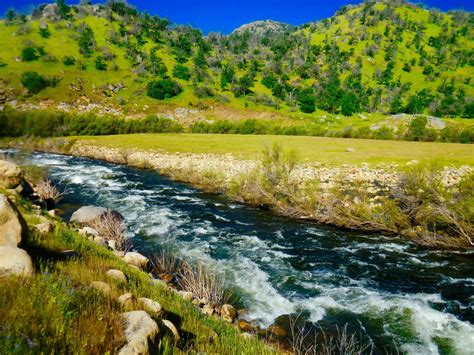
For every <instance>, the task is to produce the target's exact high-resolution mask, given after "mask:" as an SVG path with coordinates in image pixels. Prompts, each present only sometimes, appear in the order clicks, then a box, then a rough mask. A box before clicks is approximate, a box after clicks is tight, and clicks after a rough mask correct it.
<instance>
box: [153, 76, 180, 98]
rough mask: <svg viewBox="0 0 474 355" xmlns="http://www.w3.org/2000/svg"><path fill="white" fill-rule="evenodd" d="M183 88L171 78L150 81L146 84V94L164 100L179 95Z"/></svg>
mask: <svg viewBox="0 0 474 355" xmlns="http://www.w3.org/2000/svg"><path fill="white" fill-rule="evenodd" d="M182 91H183V89H182V88H181V86H180V85H179V84H178V83H177V82H176V81H173V80H168V79H164V80H155V81H150V82H149V83H148V86H147V95H148V96H149V97H152V98H154V99H158V100H164V99H168V98H171V97H174V96H177V95H179V94H180V93H181V92H182Z"/></svg>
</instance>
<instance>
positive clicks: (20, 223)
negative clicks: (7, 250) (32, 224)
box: [0, 194, 28, 247]
mask: <svg viewBox="0 0 474 355" xmlns="http://www.w3.org/2000/svg"><path fill="white" fill-rule="evenodd" d="M27 231H28V227H27V225H26V223H25V220H24V219H23V217H22V216H21V214H20V212H18V210H17V208H16V206H15V205H14V204H13V203H12V202H11V201H10V200H9V199H8V197H6V196H5V195H2V194H0V246H3V245H9V246H14V247H16V246H18V245H19V244H20V243H21V240H22V238H24V237H26V235H27Z"/></svg>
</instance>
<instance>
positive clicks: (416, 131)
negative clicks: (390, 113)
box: [407, 116, 428, 141]
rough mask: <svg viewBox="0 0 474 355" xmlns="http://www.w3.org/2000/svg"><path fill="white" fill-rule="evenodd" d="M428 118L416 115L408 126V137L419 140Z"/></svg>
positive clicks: (423, 133) (423, 132)
mask: <svg viewBox="0 0 474 355" xmlns="http://www.w3.org/2000/svg"><path fill="white" fill-rule="evenodd" d="M427 123H428V119H427V118H426V117H425V116H417V117H415V118H414V119H413V120H412V121H411V122H410V126H409V128H408V133H407V137H408V139H411V140H414V141H419V140H421V138H422V137H423V136H424V135H425V131H426V124H427Z"/></svg>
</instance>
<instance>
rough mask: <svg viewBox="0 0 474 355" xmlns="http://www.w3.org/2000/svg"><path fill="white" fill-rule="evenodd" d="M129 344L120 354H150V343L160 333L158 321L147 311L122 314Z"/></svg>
mask: <svg viewBox="0 0 474 355" xmlns="http://www.w3.org/2000/svg"><path fill="white" fill-rule="evenodd" d="M122 317H123V323H124V333H125V338H126V339H127V344H125V346H124V347H123V348H122V349H120V351H119V355H137V354H148V353H149V346H150V344H152V343H154V342H155V339H156V337H157V335H158V333H159V328H158V325H157V324H156V322H155V321H154V320H153V319H152V318H151V317H150V316H149V315H148V313H146V312H145V311H132V312H127V313H123V314H122Z"/></svg>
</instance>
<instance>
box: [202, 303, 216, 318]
mask: <svg viewBox="0 0 474 355" xmlns="http://www.w3.org/2000/svg"><path fill="white" fill-rule="evenodd" d="M202 312H203V313H204V314H207V315H208V316H212V315H213V314H214V307H212V306H211V305H208V304H205V305H204V307H202Z"/></svg>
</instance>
